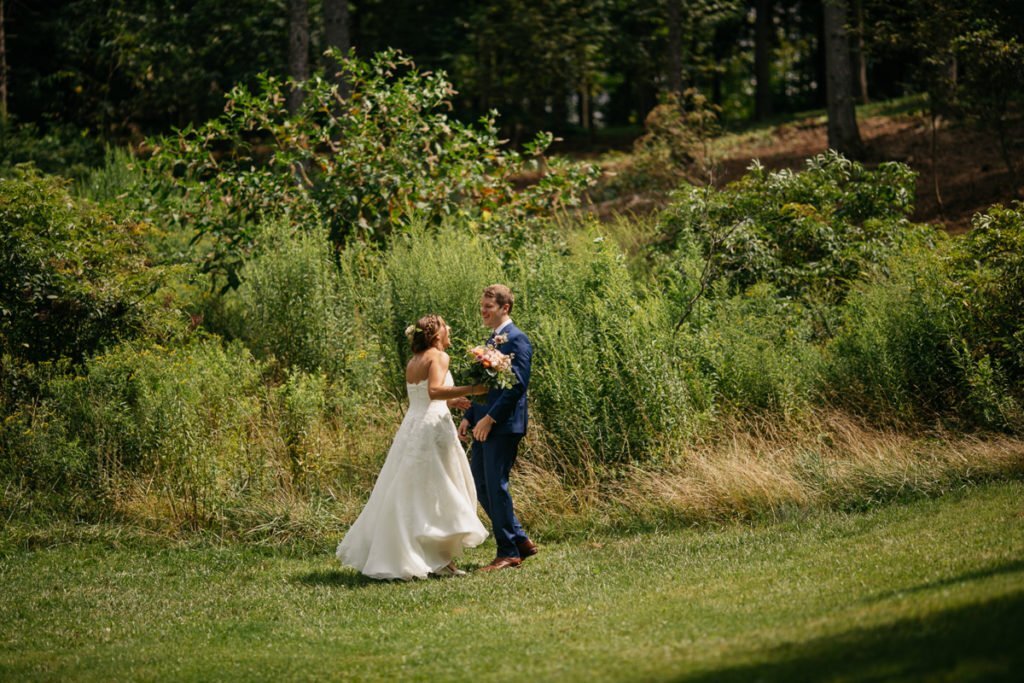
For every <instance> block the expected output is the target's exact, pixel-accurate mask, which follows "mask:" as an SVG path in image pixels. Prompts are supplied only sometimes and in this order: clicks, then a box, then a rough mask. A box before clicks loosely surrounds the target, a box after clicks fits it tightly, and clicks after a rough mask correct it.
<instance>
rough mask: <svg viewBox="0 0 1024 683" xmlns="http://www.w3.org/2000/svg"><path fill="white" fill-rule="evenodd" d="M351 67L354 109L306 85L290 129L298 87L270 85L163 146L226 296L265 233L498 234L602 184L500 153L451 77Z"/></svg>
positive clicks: (589, 173)
mask: <svg viewBox="0 0 1024 683" xmlns="http://www.w3.org/2000/svg"><path fill="white" fill-rule="evenodd" d="M334 57H335V58H338V59H340V55H334ZM340 63H341V65H342V66H341V68H342V71H343V72H344V78H345V80H346V83H347V84H348V88H349V95H348V97H347V98H345V99H343V98H342V96H341V95H340V93H339V90H338V86H337V85H336V84H334V83H333V82H332V81H330V80H327V79H324V78H323V77H321V76H315V77H313V78H311V79H310V80H309V81H306V82H305V83H302V84H299V86H298V87H301V89H302V91H303V93H304V101H303V104H302V106H301V108H300V109H299V110H298V112H297V113H296V114H295V115H289V114H288V112H287V108H286V106H285V102H286V99H287V98H286V90H287V89H288V88H290V87H291V85H292V84H289V83H285V82H282V81H281V80H279V79H277V78H274V77H271V76H263V77H262V78H261V80H260V91H259V92H252V91H250V90H249V89H247V88H246V87H244V86H238V87H236V88H235V89H234V90H232V91H231V93H230V94H229V95H228V102H227V107H226V110H225V113H224V115H223V116H221V117H220V118H218V119H215V120H212V121H209V122H207V123H206V124H204V125H203V126H201V127H199V128H192V127H189V128H186V129H184V130H182V131H180V132H179V133H178V135H177V137H176V138H171V139H165V140H161V141H159V142H158V143H157V151H156V154H155V159H156V161H157V162H158V163H162V164H164V165H165V166H166V167H167V168H169V169H171V170H173V172H174V173H175V175H176V177H177V178H178V180H179V182H180V184H181V186H182V187H183V188H184V189H185V190H186V192H187V196H189V197H191V198H192V203H191V207H190V208H189V210H188V212H189V218H190V222H191V225H192V227H194V228H195V229H196V230H197V231H198V232H199V233H200V234H205V235H209V236H211V237H212V238H213V243H212V244H213V246H212V249H211V250H210V252H209V253H208V255H207V257H206V261H205V265H206V267H207V269H209V270H211V271H213V272H219V273H222V274H224V275H225V276H226V278H227V284H228V286H232V287H233V286H235V285H237V282H238V277H237V276H238V273H237V271H238V267H239V265H240V263H241V261H242V259H243V258H244V257H245V256H246V255H247V254H248V253H249V252H250V251H251V250H252V249H253V247H254V242H255V240H254V236H255V233H254V227H253V226H254V225H255V223H257V222H258V221H259V220H261V219H265V218H272V217H280V216H291V217H302V222H303V223H308V222H309V220H310V218H311V217H313V216H319V217H321V218H322V219H323V220H324V221H325V222H326V223H327V225H328V226H329V229H330V235H331V238H332V240H333V241H334V243H335V244H341V243H342V242H345V241H346V240H347V239H348V238H350V237H352V236H362V237H369V238H372V239H374V240H377V241H381V240H382V239H383V238H385V237H386V236H387V235H389V234H390V233H391V232H393V231H394V230H395V229H396V228H401V227H404V226H406V225H408V224H410V222H412V221H414V220H417V219H422V218H426V219H430V220H440V219H443V218H445V217H448V216H454V215H460V216H466V217H470V218H475V219H478V220H479V221H480V222H481V223H483V224H486V225H488V226H489V229H490V230H492V231H493V232H496V233H499V234H500V233H503V232H509V231H514V230H515V228H516V226H517V225H518V224H519V222H520V221H522V220H523V219H527V218H529V217H531V216H535V215H539V214H542V213H545V214H546V213H547V212H549V211H551V210H552V209H555V208H558V207H559V206H564V205H574V204H576V203H578V202H579V200H580V193H581V191H582V190H584V189H585V188H586V187H587V186H588V185H589V184H590V183H591V182H592V181H593V178H594V176H595V174H596V171H595V170H594V169H591V168H589V167H587V166H582V165H577V164H570V163H568V162H565V161H564V160H561V161H560V160H552V161H551V162H549V163H547V164H545V163H544V161H543V159H542V158H541V155H542V153H543V150H544V149H545V148H546V147H547V146H548V144H550V142H551V140H552V138H551V136H550V135H540V136H538V138H537V139H536V140H535V141H534V142H532V143H531V144H529V145H527V146H526V156H523V155H521V154H519V153H517V152H514V151H507V150H503V149H502V148H501V141H500V140H499V139H498V135H497V128H496V127H495V116H496V114H494V113H492V114H490V115H489V116H487V117H485V118H483V119H481V121H480V122H479V123H478V124H476V125H467V124H463V123H461V122H458V121H455V120H452V119H450V118H449V117H448V115H447V114H446V113H445V111H446V109H447V107H448V106H449V98H450V97H451V96H452V95H453V94H454V92H455V91H454V90H453V89H452V86H451V84H450V83H449V82H448V81H447V80H446V78H445V75H444V74H443V73H440V72H438V73H431V72H420V71H419V70H417V69H416V66H415V64H414V63H413V62H412V60H410V59H409V58H407V57H405V56H403V55H401V54H400V53H398V52H396V51H394V50H388V51H385V52H382V53H380V54H378V55H376V56H375V57H374V58H373V59H372V60H371V61H369V62H364V61H362V60H359V59H357V58H355V57H349V58H347V59H340ZM531 170H532V171H538V172H539V178H538V180H537V182H536V183H534V184H532V185H531V186H530V187H529V188H527V189H526V190H525V191H522V192H516V191H515V190H514V188H513V184H512V176H513V175H516V174H521V173H523V172H525V171H531Z"/></svg>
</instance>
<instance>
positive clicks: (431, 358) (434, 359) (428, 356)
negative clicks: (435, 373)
mask: <svg viewBox="0 0 1024 683" xmlns="http://www.w3.org/2000/svg"><path fill="white" fill-rule="evenodd" d="M423 359H424V360H426V361H428V362H430V363H441V364H442V365H448V361H449V358H448V354H447V353H445V352H444V351H442V350H441V349H436V348H434V349H427V350H426V351H424V352H423Z"/></svg>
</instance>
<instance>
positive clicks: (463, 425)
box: [459, 418, 469, 441]
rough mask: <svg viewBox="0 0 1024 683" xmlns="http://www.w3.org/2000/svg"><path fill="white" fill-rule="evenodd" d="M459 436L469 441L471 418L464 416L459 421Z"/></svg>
mask: <svg viewBox="0 0 1024 683" xmlns="http://www.w3.org/2000/svg"><path fill="white" fill-rule="evenodd" d="M459 438H460V439H462V440H463V441H469V420H467V419H466V418H462V422H460V423H459Z"/></svg>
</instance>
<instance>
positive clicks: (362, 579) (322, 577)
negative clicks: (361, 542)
mask: <svg viewBox="0 0 1024 683" xmlns="http://www.w3.org/2000/svg"><path fill="white" fill-rule="evenodd" d="M293 580H294V581H295V582H297V583H301V584H304V585H307V586H332V587H334V588H347V589H353V588H366V587H367V586H379V585H381V584H387V583H390V582H389V581H379V580H377V579H371V578H370V577H368V576H364V575H363V574H360V573H359V572H357V571H352V570H345V569H333V570H331V571H324V572H309V573H308V574H300V575H299V576H296V577H294V579H293Z"/></svg>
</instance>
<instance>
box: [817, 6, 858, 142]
mask: <svg viewBox="0 0 1024 683" xmlns="http://www.w3.org/2000/svg"><path fill="white" fill-rule="evenodd" d="M824 9H825V70H826V72H827V79H828V81H827V85H826V93H825V94H826V97H827V98H828V100H827V109H828V146H829V147H831V148H832V149H834V150H836V151H837V152H839V153H841V154H843V155H845V156H847V157H851V158H859V157H860V156H861V155H862V154H863V151H864V150H863V144H862V143H861V140H860V130H859V129H858V128H857V112H856V110H855V108H854V102H853V78H852V74H851V69H850V43H849V40H848V39H847V35H846V0H825V2H824Z"/></svg>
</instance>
